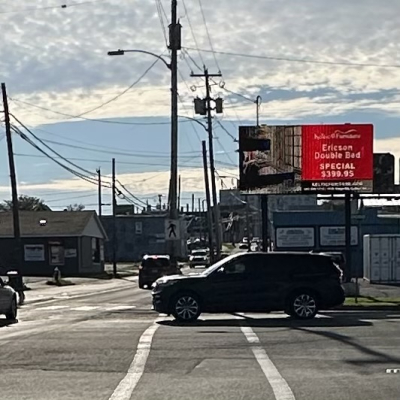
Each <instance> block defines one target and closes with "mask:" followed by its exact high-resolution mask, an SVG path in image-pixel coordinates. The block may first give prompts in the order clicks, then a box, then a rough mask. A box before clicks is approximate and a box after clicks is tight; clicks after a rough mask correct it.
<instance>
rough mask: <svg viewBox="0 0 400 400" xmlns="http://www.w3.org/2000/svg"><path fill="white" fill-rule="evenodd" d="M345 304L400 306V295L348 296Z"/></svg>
mask: <svg viewBox="0 0 400 400" xmlns="http://www.w3.org/2000/svg"><path fill="white" fill-rule="evenodd" d="M344 305H345V306H357V305H359V306H362V307H368V306H399V307H400V297H371V296H360V297H358V298H357V303H356V298H355V297H354V296H350V297H346V300H345V302H344Z"/></svg>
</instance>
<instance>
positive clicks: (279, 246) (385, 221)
mask: <svg viewBox="0 0 400 400" xmlns="http://www.w3.org/2000/svg"><path fill="white" fill-rule="evenodd" d="M344 223H345V219H344V211H325V210H319V211H281V212H275V213H274V214H273V229H272V231H271V232H270V233H271V236H272V240H273V242H274V249H275V250H278V251H280V250H282V251H317V252H320V251H322V252H330V251H331V252H337V251H340V252H342V253H343V254H345V250H346V248H345V228H344ZM399 233H400V215H399V214H397V215H396V214H380V213H379V212H378V210H377V209H375V208H365V209H364V210H359V212H357V213H354V214H353V216H352V226H351V249H352V257H351V258H352V262H351V267H352V271H353V276H358V277H362V275H363V237H364V235H375V234H399Z"/></svg>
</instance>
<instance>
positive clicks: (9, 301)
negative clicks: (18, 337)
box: [0, 278, 17, 321]
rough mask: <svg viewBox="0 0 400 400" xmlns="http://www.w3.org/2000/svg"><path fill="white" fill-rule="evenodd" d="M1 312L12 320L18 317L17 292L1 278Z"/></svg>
mask: <svg viewBox="0 0 400 400" xmlns="http://www.w3.org/2000/svg"><path fill="white" fill-rule="evenodd" d="M0 314H5V316H6V318H7V319H8V320H10V321H14V320H15V319H17V294H16V293H15V290H14V289H13V288H12V287H10V286H8V285H6V284H5V283H4V281H3V280H2V279H1V278H0Z"/></svg>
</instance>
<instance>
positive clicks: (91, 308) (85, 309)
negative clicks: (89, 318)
mask: <svg viewBox="0 0 400 400" xmlns="http://www.w3.org/2000/svg"><path fill="white" fill-rule="evenodd" d="M98 309H99V307H97V306H81V307H71V308H70V310H72V311H94V310H98Z"/></svg>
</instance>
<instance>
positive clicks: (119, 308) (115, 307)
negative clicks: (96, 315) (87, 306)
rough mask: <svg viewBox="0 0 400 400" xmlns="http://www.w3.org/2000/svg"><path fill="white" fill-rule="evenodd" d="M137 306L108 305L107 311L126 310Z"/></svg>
mask: <svg viewBox="0 0 400 400" xmlns="http://www.w3.org/2000/svg"><path fill="white" fill-rule="evenodd" d="M134 308H136V306H124V305H121V306H114V307H106V311H124V310H132V309H134Z"/></svg>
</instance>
